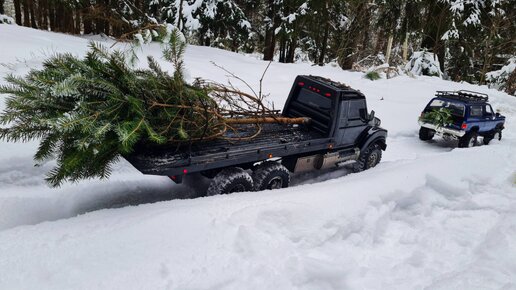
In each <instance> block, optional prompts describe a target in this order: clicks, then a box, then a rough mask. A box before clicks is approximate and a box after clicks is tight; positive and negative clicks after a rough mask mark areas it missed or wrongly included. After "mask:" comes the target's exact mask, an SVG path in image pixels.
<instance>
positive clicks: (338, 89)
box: [296, 75, 365, 99]
mask: <svg viewBox="0 0 516 290" xmlns="http://www.w3.org/2000/svg"><path fill="white" fill-rule="evenodd" d="M305 81H308V82H309V83H310V82H313V83H315V84H316V85H317V84H319V85H323V86H325V87H326V88H327V89H330V90H332V91H333V92H332V93H333V94H332V95H336V96H340V97H344V98H353V99H364V98H365V96H364V94H362V92H360V91H359V90H356V89H353V88H352V87H350V86H348V85H346V84H344V83H340V82H336V81H333V80H330V79H328V78H324V77H321V76H313V75H299V76H297V78H296V84H298V85H300V83H303V85H302V86H304V82H305ZM309 83H307V85H308V84H309ZM309 89H310V87H309ZM312 89H317V88H312Z"/></svg>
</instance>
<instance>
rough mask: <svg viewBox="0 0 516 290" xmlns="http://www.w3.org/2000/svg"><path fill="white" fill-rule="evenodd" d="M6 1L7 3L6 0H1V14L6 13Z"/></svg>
mask: <svg viewBox="0 0 516 290" xmlns="http://www.w3.org/2000/svg"><path fill="white" fill-rule="evenodd" d="M4 3H5V0H0V14H5V11H4Z"/></svg>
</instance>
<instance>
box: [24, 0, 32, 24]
mask: <svg viewBox="0 0 516 290" xmlns="http://www.w3.org/2000/svg"><path fill="white" fill-rule="evenodd" d="M30 1H31V0H23V26H27V27H30V12H29V2H30Z"/></svg>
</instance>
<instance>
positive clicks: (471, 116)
mask: <svg viewBox="0 0 516 290" xmlns="http://www.w3.org/2000/svg"><path fill="white" fill-rule="evenodd" d="M488 101H489V97H488V96H487V95H486V94H482V93H478V92H472V91H464V90H462V91H456V92H451V91H438V92H437V94H436V97H435V98H433V99H432V100H431V101H430V102H429V103H428V105H427V106H426V107H425V109H424V110H423V112H421V117H420V118H419V125H420V126H421V128H420V130H419V138H420V139H421V140H423V141H428V140H431V139H432V138H433V137H434V135H439V136H442V137H444V138H446V139H456V140H458V141H459V147H472V146H475V145H477V144H478V140H477V138H478V137H479V136H481V137H482V141H483V143H484V144H486V145H487V144H489V142H490V141H491V140H493V139H497V140H501V138H502V130H503V129H504V123H505V117H504V116H502V115H500V114H499V113H495V111H494V110H493V107H492V106H491V105H490V104H489V103H488ZM441 109H446V110H448V111H449V112H450V114H451V122H449V123H448V124H445V125H444V126H439V125H437V124H434V123H432V122H429V121H428V120H425V118H424V117H425V114H428V113H430V112H432V111H435V110H441Z"/></svg>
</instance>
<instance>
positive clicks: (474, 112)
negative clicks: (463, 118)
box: [468, 105, 485, 132]
mask: <svg viewBox="0 0 516 290" xmlns="http://www.w3.org/2000/svg"><path fill="white" fill-rule="evenodd" d="M482 107H483V106H482V105H471V106H470V107H469V118H468V123H470V126H471V127H473V126H478V131H479V132H483V131H484V127H485V119H484V113H483V109H482Z"/></svg>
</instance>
